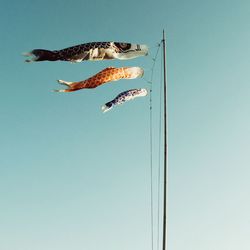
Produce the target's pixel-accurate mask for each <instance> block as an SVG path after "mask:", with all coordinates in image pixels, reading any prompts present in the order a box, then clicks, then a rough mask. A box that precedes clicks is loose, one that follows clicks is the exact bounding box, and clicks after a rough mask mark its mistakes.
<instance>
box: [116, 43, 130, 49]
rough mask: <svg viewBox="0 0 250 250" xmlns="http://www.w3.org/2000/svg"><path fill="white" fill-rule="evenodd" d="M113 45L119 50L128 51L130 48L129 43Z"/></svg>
mask: <svg viewBox="0 0 250 250" xmlns="http://www.w3.org/2000/svg"><path fill="white" fill-rule="evenodd" d="M115 45H116V46H117V47H118V48H119V49H121V50H129V49H130V48H131V44H130V43H115Z"/></svg>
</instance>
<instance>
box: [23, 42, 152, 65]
mask: <svg viewBox="0 0 250 250" xmlns="http://www.w3.org/2000/svg"><path fill="white" fill-rule="evenodd" d="M147 54H148V47H147V46H146V45H140V44H131V43H121V42H91V43H84V44H80V45H76V46H72V47H69V48H65V49H62V50H53V51H50V50H45V49H34V50H32V51H31V52H29V53H26V54H24V55H25V56H31V58H30V59H27V60H26V62H35V61H70V62H81V61H83V60H94V61H97V60H104V59H120V60H126V59H132V58H135V57H138V56H145V55H147Z"/></svg>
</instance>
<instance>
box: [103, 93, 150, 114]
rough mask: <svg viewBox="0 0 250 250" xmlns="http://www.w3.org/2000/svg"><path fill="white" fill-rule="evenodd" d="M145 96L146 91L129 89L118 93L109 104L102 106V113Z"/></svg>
mask: <svg viewBox="0 0 250 250" xmlns="http://www.w3.org/2000/svg"><path fill="white" fill-rule="evenodd" d="M146 95H147V90H146V89H130V90H127V91H124V92H122V93H120V94H119V95H118V96H116V98H115V99H113V100H112V101H110V102H107V103H106V104H105V105H103V106H102V111H103V112H104V113H105V112H107V111H109V110H110V109H112V108H113V107H114V106H116V105H120V104H123V103H124V102H127V101H130V100H133V99H134V98H136V97H142V96H146Z"/></svg>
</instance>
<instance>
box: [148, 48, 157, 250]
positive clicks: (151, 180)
mask: <svg viewBox="0 0 250 250" xmlns="http://www.w3.org/2000/svg"><path fill="white" fill-rule="evenodd" d="M160 46H161V44H158V48H157V51H156V54H155V57H154V58H153V59H152V60H153V64H152V67H151V77H150V81H147V80H146V79H145V80H146V81H147V82H148V83H149V86H150V89H149V120H150V201H151V202H150V203H151V248H152V250H154V202H153V200H154V196H153V116H152V83H153V77H154V68H155V63H156V59H157V56H158V53H159V49H160Z"/></svg>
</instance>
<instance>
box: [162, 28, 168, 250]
mask: <svg viewBox="0 0 250 250" xmlns="http://www.w3.org/2000/svg"><path fill="white" fill-rule="evenodd" d="M162 43H163V77H164V78H163V79H164V118H163V119H164V184H163V185H164V191H163V242H162V250H167V229H168V228H167V212H168V211H167V209H168V208H167V201H168V189H167V185H168V143H167V141H168V137H167V135H168V127H167V63H166V41H165V31H164V30H163V39H162Z"/></svg>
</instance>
